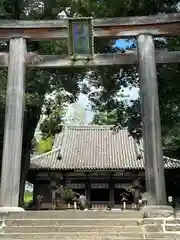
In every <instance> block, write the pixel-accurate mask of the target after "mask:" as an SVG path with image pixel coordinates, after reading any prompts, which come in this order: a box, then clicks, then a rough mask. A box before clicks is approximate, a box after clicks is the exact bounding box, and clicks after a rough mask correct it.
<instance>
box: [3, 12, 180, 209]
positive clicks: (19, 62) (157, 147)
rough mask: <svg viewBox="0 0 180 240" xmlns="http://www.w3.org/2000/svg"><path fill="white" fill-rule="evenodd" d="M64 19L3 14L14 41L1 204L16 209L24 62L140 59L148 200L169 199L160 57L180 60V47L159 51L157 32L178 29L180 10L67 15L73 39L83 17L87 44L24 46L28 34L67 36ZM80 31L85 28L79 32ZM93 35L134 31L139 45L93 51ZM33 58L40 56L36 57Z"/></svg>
mask: <svg viewBox="0 0 180 240" xmlns="http://www.w3.org/2000/svg"><path fill="white" fill-rule="evenodd" d="M66 21H67V20H65V21H57V20H55V21H14V20H13V21H4V20H0V40H9V41H10V47H9V53H0V67H8V86H7V99H6V116H5V133H4V148H3V162H2V174H1V183H2V184H1V192H0V206H1V209H3V208H8V209H9V210H11V209H12V210H13V209H16V208H17V209H18V197H19V185H20V183H19V182H20V171H21V150H22V132H23V129H22V126H23V125H22V123H23V104H24V79H25V68H26V67H38V68H39V67H43V68H50V67H54V68H57V67H58V68H59V67H70V66H71V67H72V66H74V67H84V66H88V67H93V66H100V65H101V66H104V65H106V66H107V65H126V64H138V65H139V75H140V96H141V107H142V120H143V138H144V148H145V174H146V188H147V191H148V192H149V196H150V197H149V199H148V204H149V205H166V191H165V179H164V163H163V154H162V143H161V125H160V114H159V101H158V88H157V74H156V63H175V62H180V51H178V52H168V51H157V52H155V48H154V42H153V36H156V37H157V36H162V37H165V36H176V35H180V27H179V23H180V14H179V13H176V14H169V15H160V16H148V17H130V18H112V19H95V20H94V21H93V24H92V22H91V20H90V19H89V18H87V19H86V18H85V19H82V20H81V19H79V20H73V19H71V20H70V21H69V33H70V35H71V36H70V39H71V40H73V39H74V36H73V23H74V21H75V22H76V24H79V23H78V21H80V22H81V21H83V23H82V24H83V26H84V27H85V29H86V33H87V34H88V38H87V37H85V38H84V39H86V40H85V41H84V44H85V45H84V49H80V48H79V47H78V46H75V43H73V41H70V43H71V44H70V51H71V56H70V55H69V56H67V57H61V56H38V55H36V54H33V53H27V52H26V40H27V39H31V40H34V41H38V40H47V39H51V40H52V39H53V40H54V39H63V38H68V36H69V33H68V26H67V24H66ZM76 24H75V25H76ZM87 24H88V25H87ZM75 25H74V26H75ZM79 26H80V25H79ZM87 26H88V27H87ZM91 27H92V28H93V32H92V31H91ZM92 33H93V35H92ZM79 34H81V33H80V32H79ZM81 37H82V36H80V38H81ZM91 37H92V38H93V37H95V38H108V37H109V38H114V39H119V38H127V37H136V38H137V43H138V50H137V51H128V52H127V53H122V54H93V41H91V39H90V38H91ZM87 42H88V43H87ZM73 44H74V45H73ZM87 44H89V45H87ZM85 48H87V49H85ZM83 51H84V52H83ZM77 53H80V58H78V57H77V58H76V56H75V55H77ZM81 53H83V54H84V59H83V58H82V56H81ZM74 54H75V55H74ZM74 56H75V57H74ZM32 60H38V61H36V62H34V61H32ZM0 211H1V210H0Z"/></svg>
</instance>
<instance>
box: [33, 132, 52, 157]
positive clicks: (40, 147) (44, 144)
mask: <svg viewBox="0 0 180 240" xmlns="http://www.w3.org/2000/svg"><path fill="white" fill-rule="evenodd" d="M52 146H53V137H52V136H50V137H48V138H42V139H41V140H40V141H39V142H38V143H37V152H38V153H39V154H43V153H46V152H49V151H51V149H52Z"/></svg>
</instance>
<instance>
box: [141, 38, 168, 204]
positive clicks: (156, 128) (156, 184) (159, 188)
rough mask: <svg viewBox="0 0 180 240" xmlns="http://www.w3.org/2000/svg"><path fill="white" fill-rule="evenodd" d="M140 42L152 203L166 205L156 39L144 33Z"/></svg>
mask: <svg viewBox="0 0 180 240" xmlns="http://www.w3.org/2000/svg"><path fill="white" fill-rule="evenodd" d="M137 43H138V53H139V77H140V81H139V82H140V98H141V112H142V122H143V140H144V157H145V174H146V188H147V192H148V193H149V197H148V204H149V205H166V191H165V177H164V161H163V153H162V142H161V123H160V111H159V99H158V86H157V73H156V63H155V48H154V42H153V38H152V36H150V35H140V36H138V38H137Z"/></svg>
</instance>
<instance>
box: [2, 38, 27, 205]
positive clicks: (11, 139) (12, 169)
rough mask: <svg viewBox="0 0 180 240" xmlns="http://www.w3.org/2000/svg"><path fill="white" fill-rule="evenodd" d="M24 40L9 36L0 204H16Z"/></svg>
mask: <svg viewBox="0 0 180 240" xmlns="http://www.w3.org/2000/svg"><path fill="white" fill-rule="evenodd" d="M25 53H26V42H25V40H24V39H22V38H14V39H11V40H10V46H9V60H8V83H7V95H6V114H5V130H4V146H3V158H2V170H1V171H2V172H1V190H0V204H1V207H18V198H19V186H20V172H21V152H22V133H23V113H24V78H25Z"/></svg>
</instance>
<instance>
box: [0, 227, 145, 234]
mask: <svg viewBox="0 0 180 240" xmlns="http://www.w3.org/2000/svg"><path fill="white" fill-rule="evenodd" d="M1 232H5V233H46V232H53V233H56V232H57V233H58V232H67V233H69V232H81V233H82V232H95V233H108V232H114V233H121V232H123V233H129V232H133V233H134V234H136V233H142V228H141V227H138V226H106V227H104V226H85V225H84V226H81V225H79V226H74V225H68V226H67V225H66V226H34V227H32V226H28V227H26V226H24V227H22V226H14V227H5V228H2V230H1Z"/></svg>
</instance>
